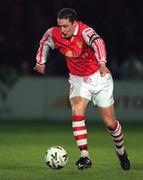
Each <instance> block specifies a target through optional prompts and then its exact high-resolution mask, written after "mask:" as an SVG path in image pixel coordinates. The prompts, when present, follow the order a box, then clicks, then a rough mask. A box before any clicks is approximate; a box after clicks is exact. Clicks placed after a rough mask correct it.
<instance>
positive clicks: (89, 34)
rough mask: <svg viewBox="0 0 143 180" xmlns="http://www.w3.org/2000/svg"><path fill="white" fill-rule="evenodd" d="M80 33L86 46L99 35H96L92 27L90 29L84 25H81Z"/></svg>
mask: <svg viewBox="0 0 143 180" xmlns="http://www.w3.org/2000/svg"><path fill="white" fill-rule="evenodd" d="M81 33H82V36H83V38H84V40H85V41H86V42H87V44H89V43H90V40H91V39H93V38H94V39H97V38H99V35H98V34H97V33H96V31H95V30H94V29H93V28H92V27H90V26H88V25H86V24H84V23H82V30H81Z"/></svg>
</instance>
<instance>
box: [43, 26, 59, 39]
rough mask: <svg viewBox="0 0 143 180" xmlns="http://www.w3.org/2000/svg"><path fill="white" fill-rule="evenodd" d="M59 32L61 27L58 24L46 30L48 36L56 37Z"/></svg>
mask: <svg viewBox="0 0 143 180" xmlns="http://www.w3.org/2000/svg"><path fill="white" fill-rule="evenodd" d="M58 34H60V29H59V28H58V27H57V26H54V27H51V28H49V29H47V31H46V32H45V35H46V36H51V37H56V36H57V35H58Z"/></svg>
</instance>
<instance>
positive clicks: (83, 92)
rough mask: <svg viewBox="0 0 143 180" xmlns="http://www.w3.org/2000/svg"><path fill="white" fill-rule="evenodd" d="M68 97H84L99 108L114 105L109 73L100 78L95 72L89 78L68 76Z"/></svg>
mask: <svg viewBox="0 0 143 180" xmlns="http://www.w3.org/2000/svg"><path fill="white" fill-rule="evenodd" d="M69 83H70V95H69V98H70V99H71V98H73V97H76V96H80V97H84V98H86V99H89V100H90V101H91V100H92V101H93V104H94V105H97V106H99V107H109V106H111V105H112V104H113V103H114V99H113V79H112V76H111V74H110V73H107V74H106V75H105V76H104V77H101V75H100V72H99V71H97V72H95V73H93V74H92V75H90V76H84V77H80V76H75V75H71V74H70V78H69Z"/></svg>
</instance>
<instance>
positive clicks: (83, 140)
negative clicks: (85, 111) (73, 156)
mask: <svg viewBox="0 0 143 180" xmlns="http://www.w3.org/2000/svg"><path fill="white" fill-rule="evenodd" d="M72 129H73V134H74V137H75V140H76V143H77V146H78V147H79V149H80V152H81V157H89V153H88V145H87V128H86V125H85V119H84V117H83V116H73V117H72Z"/></svg>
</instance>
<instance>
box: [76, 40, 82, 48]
mask: <svg viewBox="0 0 143 180" xmlns="http://www.w3.org/2000/svg"><path fill="white" fill-rule="evenodd" d="M82 46H83V45H82V41H81V40H79V41H77V47H78V48H79V49H81V48H82Z"/></svg>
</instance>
